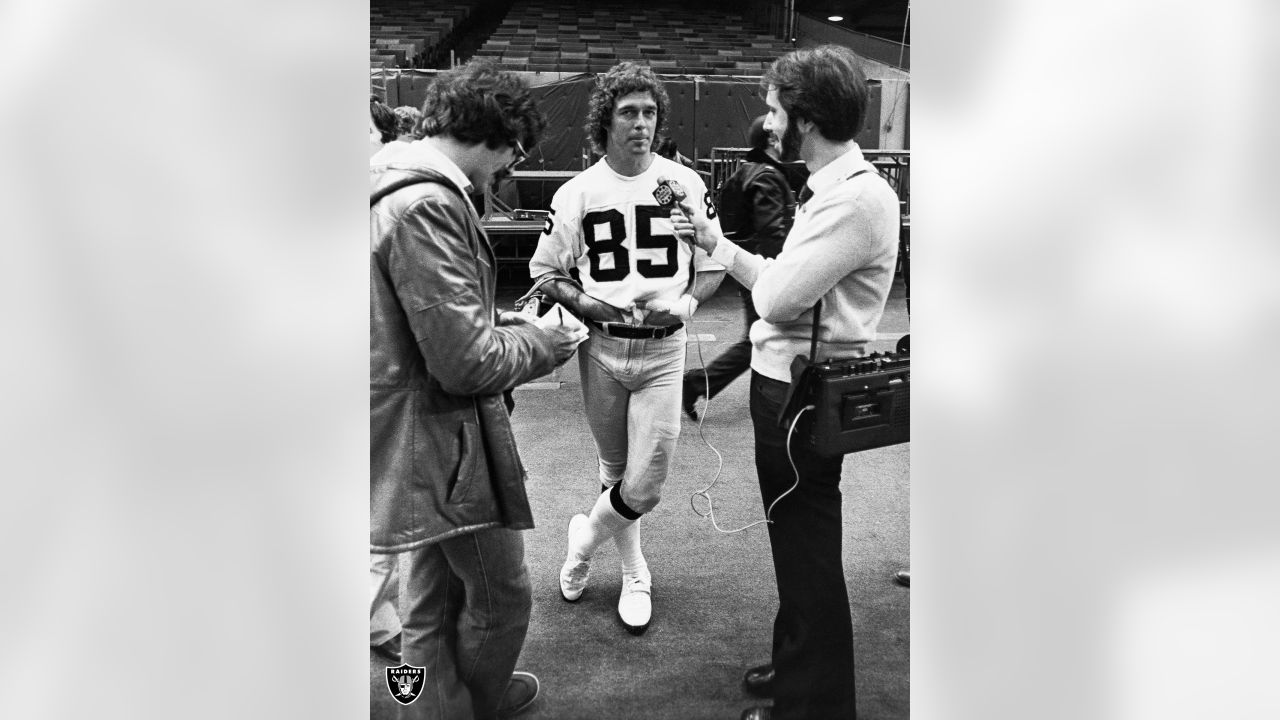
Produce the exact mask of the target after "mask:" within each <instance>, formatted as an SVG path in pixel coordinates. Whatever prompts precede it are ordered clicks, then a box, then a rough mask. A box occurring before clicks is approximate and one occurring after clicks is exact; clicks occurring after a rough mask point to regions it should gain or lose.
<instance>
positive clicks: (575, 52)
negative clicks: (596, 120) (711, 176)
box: [390, 0, 792, 75]
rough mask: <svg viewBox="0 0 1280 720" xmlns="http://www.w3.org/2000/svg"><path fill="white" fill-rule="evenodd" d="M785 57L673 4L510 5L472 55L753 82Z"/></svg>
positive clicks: (730, 24)
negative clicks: (626, 64)
mask: <svg viewBox="0 0 1280 720" xmlns="http://www.w3.org/2000/svg"><path fill="white" fill-rule="evenodd" d="M390 47H394V46H390ZM791 49H792V48H791V46H790V44H789V43H787V42H785V41H783V40H781V39H778V38H776V37H774V36H772V35H770V34H768V33H767V32H765V31H764V30H763V29H760V28H756V27H754V26H753V25H752V24H751V23H750V22H749V21H747V20H746V19H745V18H743V17H742V16H740V15H736V14H734V13H731V12H722V11H721V12H717V11H699V13H698V14H697V15H696V16H695V15H692V14H691V13H689V12H688V10H687V7H685V6H682V5H681V4H680V3H679V2H676V1H675V0H655V1H654V2H646V3H639V4H637V3H630V2H621V1H620V0H604V1H603V2H583V1H582V0H516V2H514V3H513V4H512V6H511V9H510V10H509V11H508V12H507V15H506V17H505V18H503V20H502V22H501V24H500V25H499V26H498V27H497V28H496V29H495V30H494V31H493V33H492V34H491V35H490V36H489V37H488V38H487V39H486V41H485V42H484V44H483V45H482V46H481V47H480V49H479V50H478V51H477V52H476V53H475V55H476V56H480V57H487V58H491V59H493V60H494V61H496V62H499V63H500V64H502V65H503V66H504V67H506V68H508V69H512V70H530V71H538V72H569V73H579V72H603V71H605V70H607V69H609V68H610V67H612V66H613V65H614V64H616V63H617V62H619V61H621V60H634V61H636V62H641V63H645V64H648V65H650V66H651V67H653V68H655V69H657V70H659V71H660V72H662V73H666V74H693V75H759V74H760V73H761V72H763V70H764V69H765V68H767V67H768V65H769V63H770V62H772V61H773V60H774V59H775V58H777V57H778V56H779V55H782V54H784V53H786V52H787V51H789V50H791Z"/></svg>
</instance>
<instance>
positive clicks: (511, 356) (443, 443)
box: [369, 62, 578, 720]
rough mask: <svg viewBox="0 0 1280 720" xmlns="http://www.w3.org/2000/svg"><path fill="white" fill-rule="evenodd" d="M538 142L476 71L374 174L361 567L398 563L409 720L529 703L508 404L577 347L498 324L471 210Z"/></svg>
mask: <svg viewBox="0 0 1280 720" xmlns="http://www.w3.org/2000/svg"><path fill="white" fill-rule="evenodd" d="M545 127H546V120H545V119H544V117H543V116H542V114H541V113H540V112H539V111H538V109H537V107H536V106H535V104H534V102H533V98H532V95H531V93H530V92H529V89H528V87H527V86H526V85H525V84H524V82H523V81H521V80H520V78H519V77H518V76H516V75H515V74H513V73H510V72H505V71H501V70H498V69H497V68H496V67H494V66H493V65H490V64H488V63H483V62H471V63H468V64H466V65H463V66H460V67H458V68H455V69H452V70H449V71H447V72H443V73H441V74H439V75H438V76H437V77H436V78H435V79H434V80H433V81H432V82H431V84H430V85H429V86H428V89H427V98H426V102H425V103H424V106H423V115H422V119H421V121H420V124H419V130H420V131H421V134H422V136H423V137H422V139H421V140H418V141H416V142H413V143H406V144H402V143H396V144H393V145H388V146H387V147H386V148H384V149H383V150H382V151H380V152H379V153H378V154H377V155H376V156H375V157H374V158H373V168H372V170H371V174H372V178H371V179H372V194H371V197H370V235H371V254H370V275H371V278H370V363H369V371H370V378H369V394H370V402H369V404H370V482H371V488H370V531H371V537H370V543H371V547H370V549H371V551H373V552H376V553H388V554H394V553H400V554H401V555H400V573H401V575H402V580H401V589H402V594H401V598H400V620H401V623H402V626H403V630H402V632H401V637H402V641H401V655H402V658H403V662H404V663H405V664H407V665H411V666H416V667H424V668H425V675H419V676H417V677H420V678H421V680H420V681H417V682H416V683H415V686H416V688H417V691H418V692H420V696H417V697H416V699H414V700H412V701H410V702H409V703H408V704H404V701H403V700H401V706H400V708H399V710H400V717H401V718H432V719H434V720H442V719H447V720H492V719H493V718H499V717H508V716H510V715H512V714H515V713H517V712H520V711H521V710H523V709H525V708H527V707H528V706H529V705H530V704H532V703H533V700H534V698H535V697H536V696H537V694H538V680H537V678H536V677H534V676H533V675H532V674H530V673H524V672H514V669H515V665H516V661H517V659H518V658H519V655H520V651H521V648H522V647H523V645H524V640H525V635H526V633H527V631H528V627H529V613H530V609H531V607H532V599H531V597H530V583H529V573H528V570H527V569H526V567H525V563H524V540H523V538H522V535H521V533H520V532H519V531H520V530H527V529H529V528H532V527H533V515H532V511H531V509H530V507H529V500H528V496H527V495H526V493H525V479H526V475H525V469H524V466H523V464H522V463H521V460H520V457H519V455H518V453H517V450H516V444H515V436H514V434H513V432H512V428H511V422H510V418H509V413H510V411H511V409H512V408H513V402H512V400H511V395H510V390H511V389H512V388H513V387H515V386H516V385H519V384H521V383H523V382H526V381H528V380H531V379H533V378H536V377H539V376H542V375H546V374H547V373H549V372H551V371H552V370H553V369H554V368H555V367H556V366H557V365H559V364H560V363H563V362H564V361H565V360H567V359H568V358H569V357H570V356H571V355H572V354H573V351H574V349H575V348H576V346H577V341H578V338H577V337H576V336H575V335H574V334H573V333H572V332H571V331H569V330H567V329H565V328H563V327H560V326H553V327H550V328H548V329H545V330H544V329H542V328H540V327H538V326H537V325H535V324H533V323H532V322H530V320H529V319H528V318H527V317H525V316H522V315H519V314H518V313H514V312H502V313H499V312H498V311H497V310H496V308H495V298H494V291H495V283H496V278H495V269H496V265H497V263H496V261H495V259H494V254H493V250H492V248H491V246H490V244H489V240H488V238H487V236H486V235H485V232H484V229H483V227H482V225H481V222H480V217H479V215H478V214H477V213H476V209H475V206H474V205H472V203H471V200H470V199H469V197H468V193H470V192H472V191H473V190H474V189H479V188H484V187H486V186H488V185H490V184H492V183H493V182H495V181H496V179H498V178H500V177H502V176H504V175H505V174H507V173H509V172H510V170H511V167H512V166H513V165H515V164H516V163H517V162H519V161H520V160H521V159H522V158H523V157H524V156H525V154H526V153H527V149H528V148H532V147H533V146H534V144H535V143H536V142H537V141H538V139H539V137H540V136H541V134H542V131H543V130H544V129H545ZM410 690H412V688H410Z"/></svg>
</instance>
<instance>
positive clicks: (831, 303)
mask: <svg viewBox="0 0 1280 720" xmlns="http://www.w3.org/2000/svg"><path fill="white" fill-rule="evenodd" d="M863 169H867V170H869V172H866V173H864V174H862V175H859V176H857V177H855V178H852V179H849V176H850V175H853V174H854V173H856V172H858V171H859V170H863ZM807 184H808V186H809V188H810V189H811V190H812V191H813V196H812V197H811V198H809V200H808V201H807V202H806V203H805V204H804V205H803V206H801V207H800V209H799V210H798V211H797V212H796V221H795V225H794V226H793V227H792V228H791V233H790V234H789V235H787V239H786V242H785V243H783V246H782V252H781V253H780V254H779V255H778V257H777V258H774V259H766V258H763V257H761V256H759V255H753V254H751V253H749V252H747V251H745V250H743V249H742V248H740V247H738V246H736V245H734V244H733V243H732V242H730V241H728V240H720V241H719V242H718V243H717V245H716V249H715V252H713V253H712V254H711V258H712V259H713V260H715V261H716V262H718V263H720V264H721V265H724V266H725V267H726V268H728V270H729V274H731V275H733V277H734V279H736V280H738V281H739V282H740V283H742V285H743V286H744V287H747V288H749V289H750V290H751V298H752V301H753V302H754V303H755V307H756V311H757V312H758V313H760V320H759V321H757V322H756V323H755V324H754V325H752V326H751V344H752V352H751V369H753V370H755V371H756V372H758V373H760V374H761V375H764V376H766V377H769V378H773V379H774V380H781V381H783V382H790V381H791V360H792V358H794V357H795V356H797V355H808V354H809V338H810V336H811V334H812V328H813V306H814V305H815V304H816V303H817V301H818V300H819V299H821V300H822V316H821V318H820V324H819V327H818V341H819V342H818V355H819V357H820V358H822V359H827V358H835V357H855V356H859V355H863V354H865V351H864V349H863V348H864V346H865V345H866V343H867V342H869V341H871V340H874V339H875V337H876V325H877V324H878V323H879V322H880V316H881V315H882V314H883V313H884V305H885V301H886V300H887V299H888V297H889V287H890V285H892V283H893V267H894V264H895V263H896V261H897V257H898V229H899V212H898V198H897V196H896V195H895V194H894V192H893V189H892V188H890V187H889V184H888V183H887V182H885V181H884V179H883V178H881V177H880V176H879V175H878V174H877V173H876V172H875V169H874V168H873V167H872V166H871V164H870V163H868V162H867V161H866V160H865V159H864V158H863V157H862V150H861V149H860V148H858V147H857V146H856V145H855V146H854V149H853V150H851V151H849V152H848V153H846V154H844V155H842V156H840V157H839V158H836V159H835V160H833V161H832V162H830V163H828V164H827V165H826V166H825V167H823V168H821V169H820V170H818V171H817V172H815V173H813V174H812V175H810V176H809V180H808V183H807Z"/></svg>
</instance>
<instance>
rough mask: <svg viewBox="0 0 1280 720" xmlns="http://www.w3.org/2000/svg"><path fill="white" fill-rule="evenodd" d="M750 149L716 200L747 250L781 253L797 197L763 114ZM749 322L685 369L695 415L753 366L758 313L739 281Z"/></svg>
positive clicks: (687, 406)
mask: <svg viewBox="0 0 1280 720" xmlns="http://www.w3.org/2000/svg"><path fill="white" fill-rule="evenodd" d="M747 141H748V142H749V143H750V145H751V149H750V150H749V151H747V156H746V158H745V159H744V160H743V162H742V164H741V165H739V166H738V168H737V170H735V171H734V173H733V174H732V175H730V176H729V178H728V179H727V180H725V181H724V185H723V187H722V188H721V190H720V197H719V199H718V202H717V203H716V206H717V209H718V210H719V211H720V227H721V228H723V229H724V236H725V237H726V238H728V239H730V240H732V241H734V242H735V243H737V244H738V246H739V247H741V248H742V249H743V250H746V251H748V252H752V253H755V254H757V255H760V256H762V257H767V258H771V257H777V255H778V253H779V252H781V250H782V241H783V240H785V239H786V237H787V231H788V230H790V229H791V218H792V216H793V215H794V214H795V206H796V197H795V194H794V193H792V192H791V188H790V186H789V185H788V184H787V179H786V177H785V176H784V175H783V173H782V171H781V169H779V167H778V154H779V151H780V150H781V146H780V145H779V144H778V141H777V139H776V138H774V137H773V135H772V134H771V133H769V132H768V131H766V130H765V129H764V116H763V115H761V116H760V117H758V118H756V119H755V121H754V122H752V123H751V128H750V130H749V131H748V132H747ZM739 291H740V293H741V295H742V309H743V314H744V319H745V324H744V326H743V330H742V339H741V340H739V341H738V342H736V343H734V344H733V345H731V346H730V347H729V348H728V349H727V350H725V351H724V352H723V353H721V354H720V356H719V357H717V358H716V359H715V360H712V361H711V364H710V365H707V367H706V369H705V371H704V370H703V369H702V368H695V369H692V370H689V371H688V372H686V373H685V374H684V401H683V402H684V411H685V414H687V415H688V416H689V417H690V418H692V419H694V420H697V419H698V413H697V411H696V410H695V408H694V406H695V403H697V401H698V398H699V397H705V398H706V399H707V400H710V399H711V398H713V397H715V396H716V395H718V394H719V393H720V391H721V390H724V389H725V388H726V387H728V386H729V383H731V382H733V381H734V379H735V378H737V377H738V376H739V375H741V374H742V373H744V372H746V370H747V368H749V367H750V366H751V338H750V332H751V326H752V324H754V323H755V321H756V320H759V319H760V315H759V314H757V313H756V309H755V307H754V306H753V305H752V304H751V291H749V290H747V288H745V287H743V286H741V285H739Z"/></svg>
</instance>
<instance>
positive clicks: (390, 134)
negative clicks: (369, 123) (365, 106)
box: [369, 95, 396, 145]
mask: <svg viewBox="0 0 1280 720" xmlns="http://www.w3.org/2000/svg"><path fill="white" fill-rule="evenodd" d="M369 114H370V115H371V116H373V126H374V127H376V128H378V133H379V134H380V135H381V136H382V144H383V145H385V144H387V143H389V142H391V141H392V140H395V139H396V115H395V113H394V112H392V111H391V108H389V107H387V106H386V105H385V104H383V102H382V101H381V100H379V99H378V96H377V95H374V96H372V97H370V98H369Z"/></svg>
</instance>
